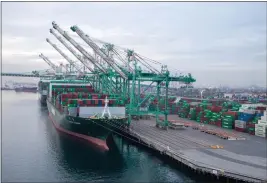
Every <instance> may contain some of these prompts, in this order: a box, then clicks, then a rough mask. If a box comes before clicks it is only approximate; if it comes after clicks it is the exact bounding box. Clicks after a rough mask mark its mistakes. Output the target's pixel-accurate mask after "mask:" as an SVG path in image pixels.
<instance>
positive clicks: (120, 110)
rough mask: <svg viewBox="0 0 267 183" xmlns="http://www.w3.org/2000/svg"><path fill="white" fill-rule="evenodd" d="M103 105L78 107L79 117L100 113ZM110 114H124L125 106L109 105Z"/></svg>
mask: <svg viewBox="0 0 267 183" xmlns="http://www.w3.org/2000/svg"><path fill="white" fill-rule="evenodd" d="M103 110H104V107H80V117H89V116H92V115H96V114H102V112H103ZM109 112H110V114H111V115H112V116H123V117H124V116H125V107H109Z"/></svg>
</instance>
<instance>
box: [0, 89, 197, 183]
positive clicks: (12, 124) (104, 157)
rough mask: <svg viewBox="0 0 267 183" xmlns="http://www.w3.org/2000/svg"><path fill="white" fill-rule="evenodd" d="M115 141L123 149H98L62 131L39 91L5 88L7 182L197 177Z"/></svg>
mask: <svg viewBox="0 0 267 183" xmlns="http://www.w3.org/2000/svg"><path fill="white" fill-rule="evenodd" d="M115 141H116V144H117V147H118V152H111V153H108V154H100V153H97V152H96V151H94V150H93V149H91V148H90V147H88V146H86V144H83V143H81V142H77V141H75V140H74V139H71V138H69V137H65V136H61V135H59V134H58V133H57V131H56V130H55V129H54V127H53V125H52V123H51V121H50V120H49V118H48V111H47V109H46V108H45V107H41V106H40V104H39V102H38V98H37V94H35V93H22V92H21V93H16V92H14V91H2V181H3V182H27V181H29V182H35V181H36V182H74V181H97V182H105V181H109V182H110V181H116V182H125V181H127V182H181V183H182V182H195V180H194V178H192V177H191V176H190V175H188V174H186V173H183V172H182V171H181V170H177V169H174V168H172V167H170V166H169V165H168V164H166V163H164V162H162V161H161V160H160V159H158V158H157V157H155V156H153V155H152V154H150V153H148V152H146V151H144V150H141V149H140V148H138V147H136V146H134V145H130V144H129V143H128V142H127V141H125V140H122V139H120V138H119V137H116V138H115Z"/></svg>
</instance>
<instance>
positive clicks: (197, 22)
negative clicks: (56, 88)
mask: <svg viewBox="0 0 267 183" xmlns="http://www.w3.org/2000/svg"><path fill="white" fill-rule="evenodd" d="M263 5H264V4H263V3H252V2H247V3H232V2H231V3H227V2H221V3H201V4H200V3H192V2H191V3H162V2H161V3H103V2H101V3H96V2H79V3H78V2H77V3H76V2H72V3H69V2H64V3H63V2H60V3H54V2H43V3H39V2H16V3H15V2H14V3H2V10H3V12H2V26H3V32H2V35H3V64H12V63H13V66H15V65H16V64H19V63H20V62H21V60H23V63H25V65H27V66H25V67H26V69H30V68H31V67H29V65H30V64H31V63H34V64H35V63H38V64H40V66H41V67H45V68H47V64H46V63H45V62H43V61H42V60H41V59H39V58H38V54H39V53H40V52H42V53H43V54H44V55H46V56H47V57H49V58H50V59H51V60H53V61H54V62H56V63H58V62H59V61H64V59H63V58H62V57H61V55H60V54H59V53H57V51H56V50H54V48H52V47H51V46H50V45H49V44H48V43H47V42H46V41H45V38H49V39H50V40H51V41H52V42H53V43H55V44H57V46H58V47H59V48H60V49H61V50H62V51H64V53H65V54H67V55H68V56H69V57H70V58H71V59H73V60H77V59H76V58H75V57H74V56H73V55H72V54H71V53H70V52H69V51H68V50H67V49H66V48H65V47H64V46H63V45H61V43H59V41H58V40H57V39H55V37H54V36H53V35H51V34H50V33H49V29H50V28H51V27H52V25H51V23H52V21H56V22H57V23H58V24H59V26H60V27H61V28H62V29H64V30H66V31H67V32H68V33H69V34H70V35H71V36H72V37H73V38H74V39H75V40H76V41H77V42H78V43H82V46H83V47H84V48H86V50H90V51H91V49H90V48H89V47H88V46H86V43H85V42H84V41H83V40H82V39H81V38H79V37H78V36H77V34H76V33H74V32H72V31H71V30H70V26H72V25H78V26H79V27H80V28H81V29H82V30H83V31H84V32H85V33H87V34H88V35H89V36H92V37H95V38H98V39H101V40H104V41H106V42H111V43H114V44H116V45H119V46H122V47H125V48H129V49H134V50H135V51H136V52H138V53H140V54H141V55H144V56H146V57H148V58H151V59H153V60H157V61H160V62H162V63H163V64H167V65H168V66H169V68H170V69H174V70H183V71H185V72H191V71H192V73H196V74H197V76H198V77H202V78H204V77H205V78H206V80H207V82H208V81H210V82H213V81H212V78H217V79H218V80H220V78H218V76H217V75H215V74H216V72H212V70H217V71H218V72H219V71H220V72H223V71H225V72H228V74H227V75H226V76H223V75H220V77H223V79H224V80H228V81H229V83H232V85H234V84H235V81H234V80H233V79H232V77H231V76H230V75H231V73H232V74H235V73H236V71H237V70H238V69H239V70H241V71H243V72H244V73H250V72H252V71H255V70H258V71H261V72H258V73H260V74H262V73H264V72H265V68H266V6H263ZM14 12H16V13H14ZM71 46H72V45H71ZM26 60H27V61H26ZM64 62H65V63H66V61H64ZM255 62H257V64H255ZM34 64H33V65H34ZM21 67H23V64H22V65H20V66H18V68H16V69H21ZM198 73H202V74H198ZM200 75H201V76H200ZM250 77H254V78H255V80H257V79H258V80H261V79H260V77H259V76H257V77H256V76H250ZM261 77H262V78H263V77H265V75H261ZM198 81H199V82H204V80H202V79H200V80H198ZM253 81H254V80H253ZM262 81H263V80H261V82H262ZM240 82H241V81H240ZM251 82H252V80H251ZM243 84H244V85H246V84H248V83H247V81H246V80H245V79H244V81H243Z"/></svg>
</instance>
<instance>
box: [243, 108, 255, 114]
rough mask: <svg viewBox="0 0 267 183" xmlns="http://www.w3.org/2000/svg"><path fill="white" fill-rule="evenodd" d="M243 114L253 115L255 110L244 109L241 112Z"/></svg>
mask: <svg viewBox="0 0 267 183" xmlns="http://www.w3.org/2000/svg"><path fill="white" fill-rule="evenodd" d="M243 112H244V113H247V114H255V112H256V111H255V110H252V109H244V111H243Z"/></svg>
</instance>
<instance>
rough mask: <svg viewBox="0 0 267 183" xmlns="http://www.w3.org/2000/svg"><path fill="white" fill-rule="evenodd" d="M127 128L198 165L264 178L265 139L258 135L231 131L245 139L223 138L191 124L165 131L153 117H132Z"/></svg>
mask: <svg viewBox="0 0 267 183" xmlns="http://www.w3.org/2000/svg"><path fill="white" fill-rule="evenodd" d="M170 117H171V118H172V119H178V117H176V116H170ZM182 120H184V119H182ZM207 126H208V127H212V128H216V127H214V126H212V125H207ZM131 128H132V130H133V131H135V132H137V133H138V134H140V135H141V136H143V137H144V138H146V139H148V140H149V141H152V142H153V143H154V144H159V146H161V147H164V146H165V148H167V146H168V147H169V149H170V150H172V151H174V152H177V153H182V154H183V155H184V156H186V157H187V158H189V159H191V160H192V161H193V160H194V161H196V162H197V163H198V164H199V165H202V166H203V165H205V166H207V167H214V168H215V169H220V170H223V171H228V172H232V173H237V174H241V175H243V176H249V177H255V178H261V179H265V180H267V158H266V155H267V140H266V139H264V138H262V137H257V136H252V135H249V134H246V133H239V132H235V133H237V134H239V135H241V136H243V137H245V138H246V140H224V139H221V138H219V137H217V136H214V135H211V134H206V133H203V132H200V131H199V130H194V129H192V128H191V127H188V128H185V129H177V130H174V129H168V131H166V130H163V129H159V128H156V127H155V119H151V120H140V121H133V122H132V124H131ZM220 129H221V128H220ZM225 131H229V130H225ZM230 131H231V130H230ZM211 145H220V146H223V149H212V148H211V147H210V146H211Z"/></svg>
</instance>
